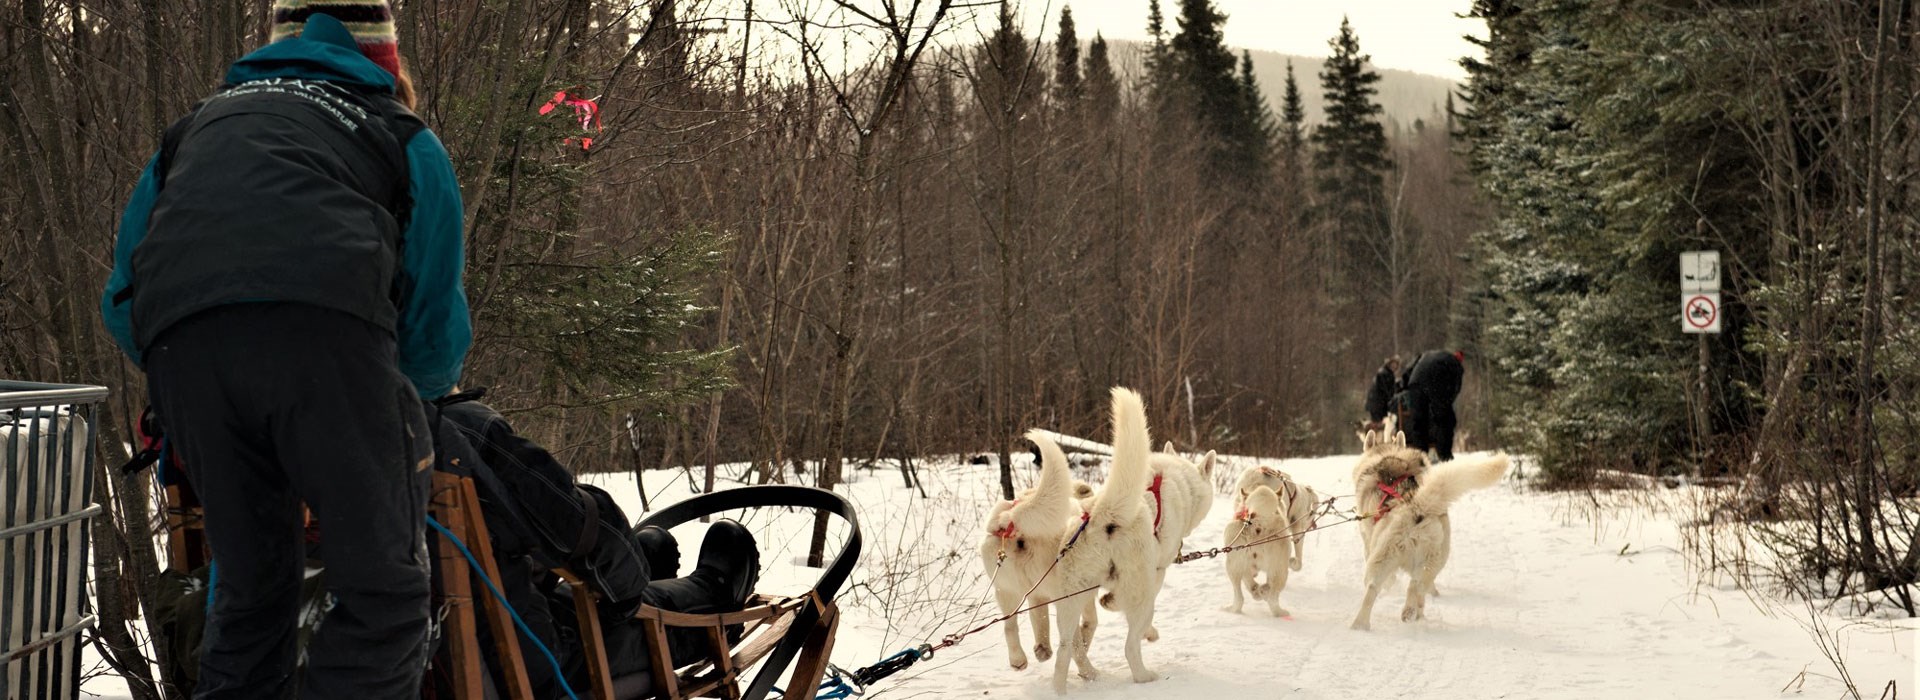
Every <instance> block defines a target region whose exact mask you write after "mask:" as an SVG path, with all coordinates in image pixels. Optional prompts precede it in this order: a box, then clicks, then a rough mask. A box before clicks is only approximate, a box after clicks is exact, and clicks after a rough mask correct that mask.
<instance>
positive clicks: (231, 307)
mask: <svg viewBox="0 0 1920 700" xmlns="http://www.w3.org/2000/svg"><path fill="white" fill-rule="evenodd" d="M273 37H274V41H273V42H272V43H270V44H268V45H266V46H264V47H261V48H260V49H258V50H256V51H254V52H253V53H251V54H248V55H247V56H245V57H243V58H241V59H240V60H238V61H236V62H235V63H234V64H233V65H232V66H231V67H230V68H229V69H228V71H227V76H226V85H225V86H224V87H223V88H222V90H221V91H220V92H218V93H215V94H214V95H213V96H211V97H209V98H207V99H206V100H205V101H203V102H201V103H200V104H199V105H198V106H196V107H195V109H194V111H193V112H191V113H189V114H188V115H187V116H186V117H185V118H183V119H181V120H180V121H178V122H176V123H174V125H173V126H171V127H169V128H168V129H167V132H166V135H165V138H164V140H163V141H162V144H161V149H160V153H159V154H157V155H156V156H155V157H154V159H153V160H152V161H151V162H149V163H148V165H147V169H146V171H145V172H144V173H143V174H142V175H141V177H140V181H139V184H138V185H137V186H136V187H135V189H134V192H133V197H132V199H131V201H129V202H128V203H127V208H126V211H125V213H124V214H123V215H122V218H121V221H120V231H119V239H118V242H117V243H116V244H115V246H114V270H113V276H112V277H111V278H110V279H109V281H108V283H107V289H106V293H105V295H104V298H103V299H102V300H101V311H102V313H103V314H104V316H105V320H106V325H107V328H108V329H109V330H110V331H111V332H112V333H113V336H114V339H115V340H116V341H117V342H118V343H119V345H120V347H121V349H122V350H124V351H125V352H126V353H127V354H128V356H130V357H132V358H133V360H134V361H135V362H136V363H139V364H141V365H142V367H143V368H144V369H145V370H146V372H147V377H148V387H149V392H150V394H151V400H152V403H153V405H154V406H155V407H156V409H157V411H158V413H159V415H160V417H161V420H162V421H164V423H165V425H166V429H167V434H168V437H169V440H170V441H171V446H172V449H175V450H178V452H179V454H180V455H181V457H182V458H183V461H184V462H185V466H186V469H187V475H188V478H189V479H191V480H192V483H193V484H194V487H195V489H196V490H197V491H198V493H199V495H200V498H201V500H202V502H203V504H204V505H205V508H206V529H207V536H208V540H209V543H210V547H211V548H212V550H213V560H214V565H215V567H216V568H217V572H218V573H217V576H218V583H217V584H216V587H215V589H214V591H213V601H214V602H213V608H212V610H211V611H210V612H209V618H208V624H207V632H206V639H205V641H204V644H203V647H202V655H201V660H200V676H199V685H198V688H197V690H196V692H195V697H197V698H249V699H251V698H269V697H286V696H288V695H290V694H291V691H293V690H294V689H295V688H294V686H295V684H296V679H295V678H294V669H295V648H294V642H295V625H296V622H297V616H298V609H297V607H298V595H299V592H300V580H301V571H302V567H303V561H304V556H305V551H304V546H303V544H302V538H301V510H300V505H301V503H302V502H304V503H305V504H306V505H307V506H308V507H309V508H310V509H311V510H312V511H313V514H314V516H315V517H316V518H317V519H318V521H319V523H320V527H321V530H322V532H323V533H324V534H323V536H322V542H321V543H320V554H321V557H322V558H323V559H324V560H325V561H326V565H327V577H326V581H327V587H328V592H329V593H330V595H331V599H332V601H333V604H332V607H331V608H330V609H329V610H328V612H327V613H326V617H325V618H324V619H323V620H322V621H321V623H320V624H319V625H318V630H317V631H316V632H315V633H314V636H313V638H312V639H311V641H310V642H309V644H308V646H307V669H306V673H305V674H304V677H303V678H300V679H298V681H297V683H298V694H299V696H300V697H302V698H308V699H313V698H352V699H353V700H375V699H378V698H417V697H419V688H420V683H421V677H422V669H423V668H424V667H425V665H426V660H427V647H426V641H427V623H428V586H429V584H428V559H427V552H426V540H425V537H424V531H425V527H426V526H425V524H424V523H423V517H424V515H425V510H426V499H427V483H428V471H429V467H430V465H431V464H432V449H433V448H432V443H431V433H430V432H429V431H428V429H427V422H426V416H425V413H424V412H423V410H422V406H421V399H423V398H426V399H431V398H437V397H439V396H442V395H444V394H446V393H447V391H448V390H449V389H450V388H451V387H452V386H453V384H454V382H455V381H456V380H457V379H458V378H459V375H460V367H461V363H462V361H463V359H464V358H465V356H466V352H467V346H468V343H469V341H470V339H471V328H470V326H469V320H468V315H467V302H466V297H465V294H464V292H463V291H462V289H461V282H460V275H461V266H462V264H463V257H464V253H463V251H462V223H461V217H462V211H461V204H460V191H459V185H458V183H457V182H455V179H454V174H453V168H452V165H451V163H449V162H448V158H447V153H446V150H445V149H444V148H443V147H442V146H441V144H440V141H439V139H438V138H436V137H435V136H434V135H433V133H432V132H431V131H428V130H427V129H426V128H425V126H424V125H423V124H422V123H421V121H420V119H419V118H418V117H416V116H414V115H413V113H412V112H411V111H410V106H411V104H412V102H413V89H412V85H411V83H410V82H409V81H408V80H407V78H406V74H405V72H404V70H403V68H402V67H401V63H400V57H399V53H398V46H397V42H396V39H395V34H394V26H393V20H392V16H391V11H390V9H389V8H388V6H387V4H386V2H385V1H384V0H358V1H356V0H334V1H332V2H323V1H308V0H277V1H276V2H275V3H274V26H273Z"/></svg>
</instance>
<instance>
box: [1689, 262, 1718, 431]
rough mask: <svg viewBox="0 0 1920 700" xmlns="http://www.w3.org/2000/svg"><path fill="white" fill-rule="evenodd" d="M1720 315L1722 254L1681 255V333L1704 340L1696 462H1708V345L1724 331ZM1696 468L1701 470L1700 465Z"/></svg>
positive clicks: (1695, 418)
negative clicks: (1711, 338) (1708, 336)
mask: <svg viewBox="0 0 1920 700" xmlns="http://www.w3.org/2000/svg"><path fill="white" fill-rule="evenodd" d="M1720 313H1721V312H1720V251H1717V250H1700V251H1693V252H1689V253H1681V254H1680V330H1681V332H1683V333H1691V334H1694V335H1697V336H1699V338H1700V342H1699V345H1700V374H1699V382H1700V384H1699V386H1698V390H1699V392H1700V395H1699V398H1698V399H1695V402H1694V409H1693V423H1694V436H1695V438H1694V450H1695V459H1696V460H1697V461H1699V462H1702V463H1704V462H1705V461H1706V459H1707V449H1706V444H1707V436H1708V434H1709V433H1710V432H1711V430H1712V425H1711V424H1709V423H1708V417H1707V405H1708V404H1709V403H1711V402H1712V401H1713V391H1712V389H1710V388H1709V385H1708V383H1707V371H1708V368H1709V361H1710V360H1711V359H1712V357H1713V353H1712V351H1711V349H1710V348H1709V347H1708V346H1707V335H1706V334H1708V333H1719V332H1720ZM1695 468H1696V469H1698V465H1696V467H1695Z"/></svg>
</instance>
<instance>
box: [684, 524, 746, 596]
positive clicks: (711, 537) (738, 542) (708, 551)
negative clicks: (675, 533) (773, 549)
mask: <svg viewBox="0 0 1920 700" xmlns="http://www.w3.org/2000/svg"><path fill="white" fill-rule="evenodd" d="M688 577H689V578H707V579H713V580H716V582H717V583H718V584H719V585H720V586H721V590H723V591H726V592H727V595H728V596H729V598H728V600H729V601H730V602H732V603H733V609H739V608H740V607H741V606H743V605H745V604H746V602H747V597H748V596H751V595H753V587H754V585H755V584H757V583H759V581H760V548H759V547H757V546H755V544H754V542H753V533H751V532H748V531H747V528H746V526H745V525H741V524H740V523H737V522H734V521H732V520H721V521H718V522H715V523H714V524H713V525H712V526H710V527H708V528H707V538H706V540H705V541H703V542H701V543H700V560H699V562H698V563H697V564H696V565H695V566H694V568H693V573H692V574H689V575H688Z"/></svg>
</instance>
